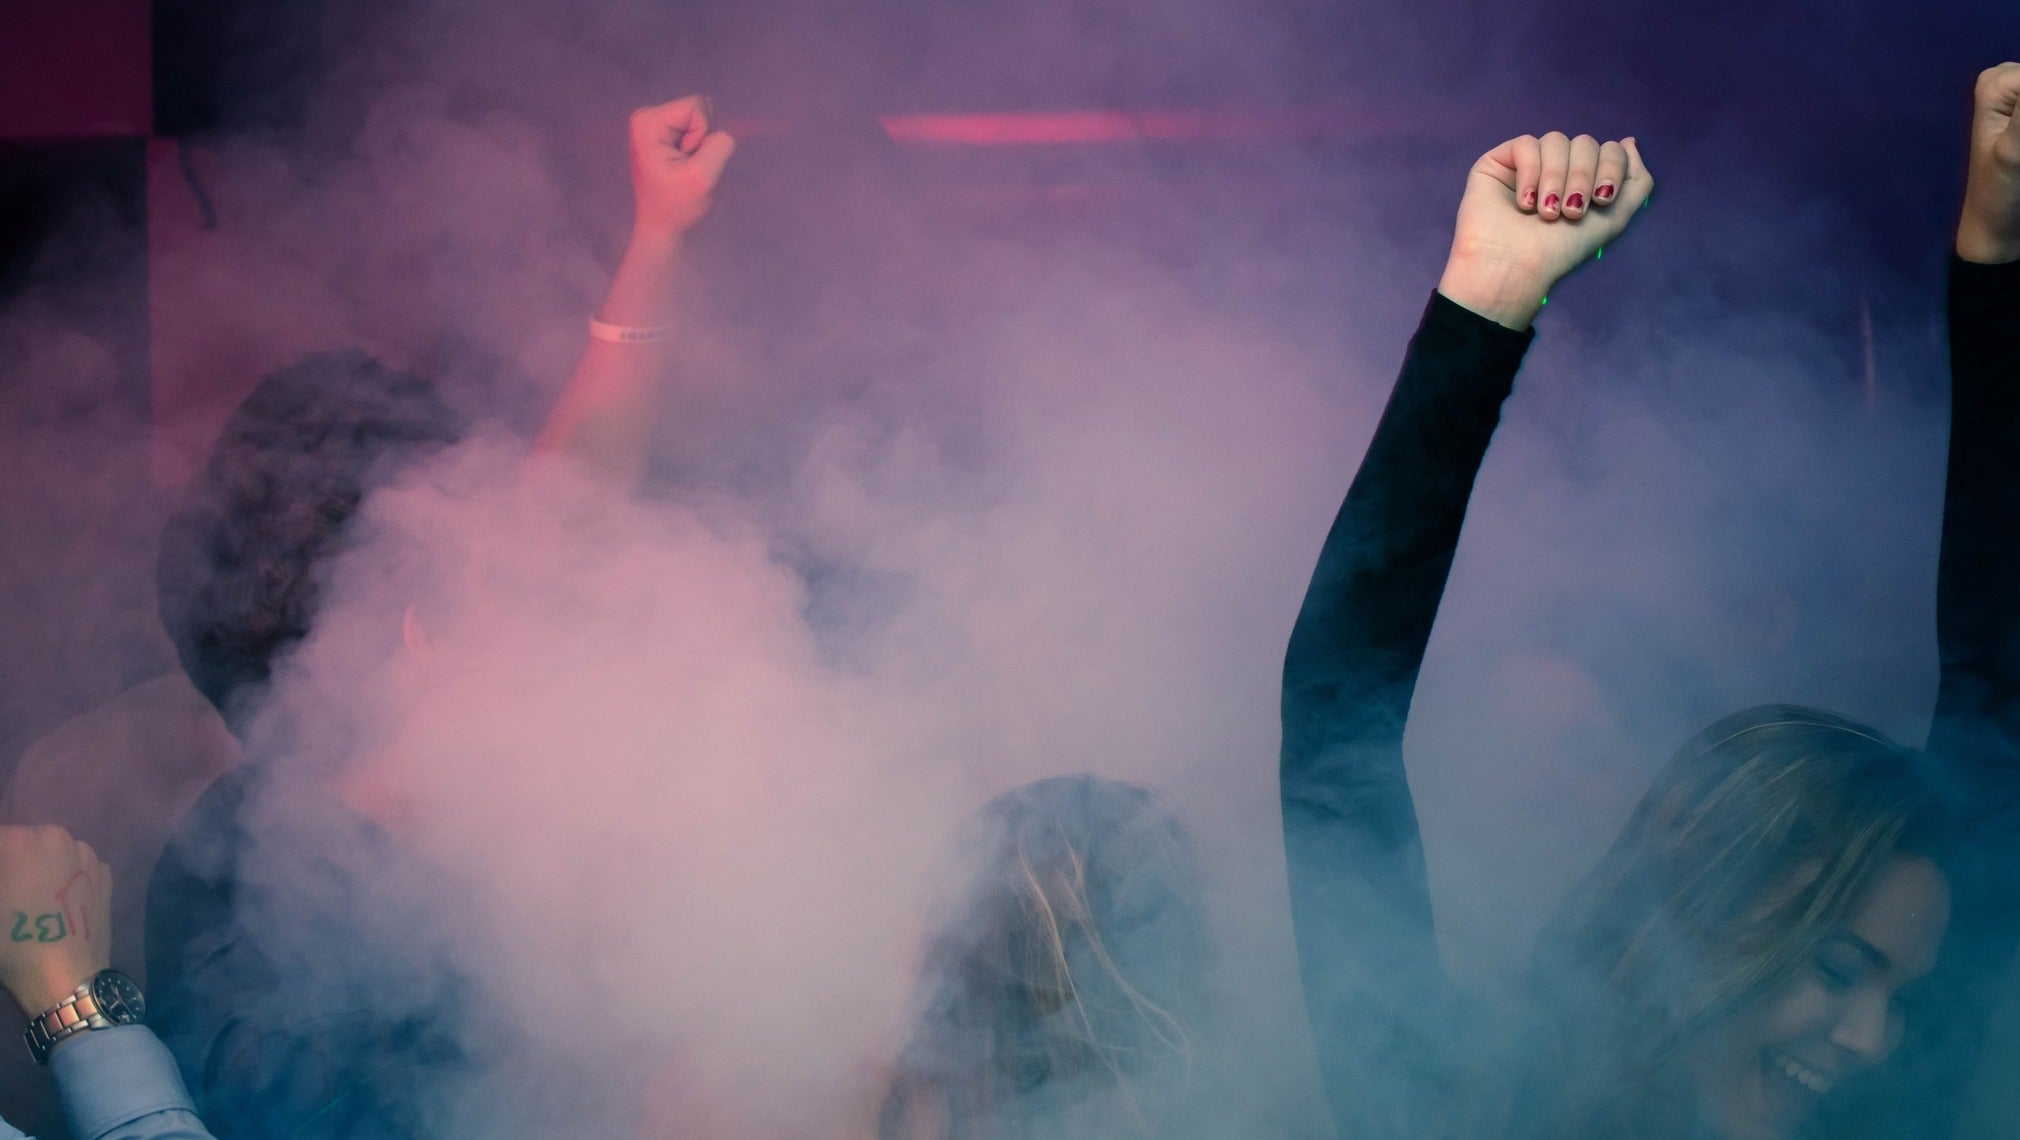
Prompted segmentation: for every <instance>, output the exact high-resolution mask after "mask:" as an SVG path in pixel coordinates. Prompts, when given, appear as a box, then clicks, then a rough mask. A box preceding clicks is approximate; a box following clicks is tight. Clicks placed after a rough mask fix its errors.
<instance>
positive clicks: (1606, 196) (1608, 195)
mask: <svg viewBox="0 0 2020 1140" xmlns="http://www.w3.org/2000/svg"><path fill="white" fill-rule="evenodd" d="M1592 196H1593V197H1594V198H1597V199H1599V200H1600V201H1602V202H1611V201H1613V183H1611V182H1602V183H1600V184H1599V186H1598V188H1596V189H1595V190H1593V191H1592Z"/></svg>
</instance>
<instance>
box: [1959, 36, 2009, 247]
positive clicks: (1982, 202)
mask: <svg viewBox="0 0 2020 1140" xmlns="http://www.w3.org/2000/svg"><path fill="white" fill-rule="evenodd" d="M1975 102H1976V104H1977V110H1976V112H1975V113H1974V114H1973V116H1972V119H1971V177H1970V181H1969V182H1968V183H1966V185H1965V188H1964V216H1963V217H1962V218H1961V219H1960V220H1959V221H1958V223H1957V255H1958V256H1960V257H1962V258H1963V259H1964V260H1966V261H1983V262H2002V261H2015V260H2020V126H2015V125H2014V120H2015V115H2014V111H2015V108H2016V105H2020V63H2002V64H2000V65H1999V66H1997V67H1994V68H1991V69H1990V70H1988V71H1986V72H1984V73H1983V74H1981V75H1979V76H1978V88H1977V93H1976V100H1975Z"/></svg>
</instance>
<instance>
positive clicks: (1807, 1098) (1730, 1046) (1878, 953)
mask: <svg viewBox="0 0 2020 1140" xmlns="http://www.w3.org/2000/svg"><path fill="white" fill-rule="evenodd" d="M1949 925H1950V889H1949V885H1948V884H1947V883H1946V882H1945V881H1944V879H1943V874H1942V872H1941V871H1939V870H1937V868H1936V865H1935V864H1934V863H1932V862H1930V861H1929V860H1927V859H1924V858H1921V857H1919V856H1899V857H1896V858H1895V859H1893V860H1892V861H1891V862H1889V863H1888V864H1887V865H1886V866H1884V867H1883V868H1881V870H1880V872H1879V874H1878V875H1876V876H1874V878H1873V881H1872V883H1871V884H1870V885H1868V886H1867V887H1866V889H1865V891H1864V892H1862V893H1861V894H1860V895H1859V897H1858V898H1857V899H1856V900H1854V902H1853V904H1852V907H1851V911H1850V913H1849V914H1848V916H1847V917H1846V920H1845V922H1844V924H1843V925H1842V926H1840V927H1838V929H1836V930H1835V931H1833V932H1832V933H1831V935H1830V937H1828V938H1827V939H1825V941H1824V943H1823V945H1822V946H1821V947H1819V948H1818V950H1817V953H1816V955H1815V957H1814V958H1813V959H1812V960H1811V961H1809V962H1805V963H1803V964H1802V966H1801V967H1800V968H1799V969H1798V970H1797V972H1796V974H1795V975H1794V976H1793V977H1791V978H1790V979H1789V980H1788V981H1786V982H1784V983H1783V984H1782V985H1781V986H1780V987H1778V988H1777V989H1775V990H1774V991H1772V992H1770V993H1768V994H1766V995H1765V996H1763V997H1761V998H1760V999H1759V1000H1757V1001H1755V1002H1752V1003H1751V1004H1749V1005H1747V1006H1746V1007H1744V1008H1742V1009H1741V1010H1739V1011H1738V1012H1737V1013H1735V1014H1734V1015H1733V1016H1732V1017H1730V1018H1728V1019H1726V1020H1725V1021H1724V1022H1722V1023H1721V1024H1720V1025H1719V1026H1718V1027H1717V1028H1716V1029H1713V1030H1711V1031H1708V1032H1707V1033H1705V1034H1704V1035H1703V1036H1702V1037H1701V1038H1699V1040H1698V1041H1697V1043H1696V1044H1695V1045H1694V1046H1693V1047H1692V1048H1691V1049H1690V1050H1689V1052H1688V1054H1687V1060H1686V1064H1687V1066H1688V1069H1689V1076H1690V1081H1691V1085H1692V1087H1693V1089H1694V1090H1695V1093H1696V1102H1697V1109H1698V1114H1699V1119H1700V1120H1701V1121H1702V1122H1703V1123H1704V1124H1705V1125H1706V1126H1707V1127H1708V1128H1710V1129H1711V1131H1712V1132H1713V1134H1715V1135H1716V1136H1718V1137H1719V1138H1720V1140H1784V1138H1786V1137H1787V1136H1789V1135H1790V1134H1792V1133H1793V1132H1794V1131H1795V1129H1796V1127H1797V1126H1798V1125H1800V1124H1801V1123H1802V1122H1803V1120H1804V1119H1805V1118H1806V1117H1808V1116H1809V1114H1810V1113H1811V1111H1812V1110H1814V1109H1815V1107H1816V1105H1817V1102H1818V1101H1819V1100H1821V1099H1822V1098H1823V1096H1824V1095H1825V1094H1827V1093H1829V1092H1830V1090H1831V1089H1832V1088H1833V1087H1834V1086H1835V1085H1837V1084H1838V1083H1839V1082H1840V1081H1843V1080H1844V1079H1845V1078H1847V1077H1850V1076H1852V1075H1853V1074H1855V1073H1857V1072H1859V1071H1861V1070H1863V1069H1868V1068H1871V1067H1872V1066H1874V1065H1877V1064H1879V1063H1880V1062H1881V1061H1884V1060H1885V1059H1886V1058H1887V1055H1888V1054H1889V1053H1891V1052H1893V1049H1894V1046H1895V1045H1896V1044H1897V1043H1898V1042H1899V1041H1900V1039H1901V1028H1902V1016H1901V1011H1900V1003H1899V1000H1898V998H1899V994H1900V991H1901V990H1902V989H1903V988H1904V987H1906V986H1908V985H1911V984H1913V983H1914V982H1915V981H1917V980H1918V979H1920V978H1921V977H1922V976H1923V975H1925V974H1927V973H1928V972H1929V970H1930V969H1931V968H1933V967H1934V966H1935V964H1936V954H1937V951H1938V950H1939V949H1941V947H1942V944H1943V933H1944V931H1945V930H1946V929H1948V927H1949Z"/></svg>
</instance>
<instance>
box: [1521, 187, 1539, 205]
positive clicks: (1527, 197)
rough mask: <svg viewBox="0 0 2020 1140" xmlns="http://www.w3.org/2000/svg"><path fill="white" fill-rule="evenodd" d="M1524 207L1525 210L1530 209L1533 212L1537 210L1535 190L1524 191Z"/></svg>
mask: <svg viewBox="0 0 2020 1140" xmlns="http://www.w3.org/2000/svg"><path fill="white" fill-rule="evenodd" d="M1522 205H1523V208H1525V209H1530V210H1533V209H1535V208H1536V191H1534V190H1524V191H1523V192H1522Z"/></svg>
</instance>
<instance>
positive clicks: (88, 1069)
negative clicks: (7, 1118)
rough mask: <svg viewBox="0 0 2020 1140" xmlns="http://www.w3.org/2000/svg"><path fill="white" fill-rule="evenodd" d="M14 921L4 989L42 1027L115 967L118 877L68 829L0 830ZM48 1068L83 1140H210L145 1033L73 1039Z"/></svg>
mask: <svg viewBox="0 0 2020 1140" xmlns="http://www.w3.org/2000/svg"><path fill="white" fill-rule="evenodd" d="M9 917H11V919H12V925H11V926H10V927H9V930H10V933H9V935H8V937H7V938H6V939H5V941H0V987H5V988H6V990H7V992H8V994H9V995H11V996H12V997H13V998H14V1001H15V1003H16V1004H17V1005H19V1006H20V1007H21V1012H22V1014H23V1015H24V1016H25V1017H30V1018H34V1017H39V1016H41V1015H42V1014H44V1013H46V1012H48V1011H50V1010H53V1009H56V1008H57V1007H58V1005H59V1003H62V1002H63V1001H64V1000H65V999H67V998H70V997H71V995H72V994H74V993H75V992H77V990H78V989H79V987H81V986H83V985H85V984H87V983H89V982H90V981H91V980H92V979H93V978H94V977H96V976H97V975H98V973H99V971H101V970H104V969H105V968H106V966H107V965H108V964H109V963H110V962H111V960H112V870H111V869H110V868H109V867H107V866H106V865H105V864H104V863H102V862H100V861H99V858H98V856H97V854H95V853H94V852H93V851H92V850H91V848H90V846H88V845H87V844H84V843H80V842H78V841H77V840H76V839H75V838H73V837H72V836H71V835H70V833H69V832H67V831H65V830H63V829H62V828H60V827H0V919H6V918H9ZM73 1008H74V1007H73ZM48 1059H49V1072H50V1075H51V1076H52V1077H53V1078H54V1079H55V1082H56V1091H57V1094H58V1096H59V1097H60V1098H61V1100H62V1102H63V1115H64V1119H65V1120H66V1121H67V1122H68V1123H69V1125H70V1134H71V1135H72V1136H73V1137H76V1138H77V1140H209V1137H210V1133H209V1132H208V1131H206V1130H205V1129H204V1126H203V1124H202V1122H201V1121H199V1120H198V1119H197V1118H196V1109H195V1106H194V1105H192V1104H191V1103H190V1099H189V1092H188V1090H186V1089H184V1088H183V1084H182V1077H181V1075H180V1074H179V1073H177V1071H176V1067H175V1059H174V1058H173V1057H171V1056H169V1053H168V1050H167V1049H165V1048H163V1047H162V1044H161V1042H160V1041H158V1040H156V1039H155V1037H154V1035H153V1034H152V1033H150V1032H148V1030H147V1029H146V1028H145V1027H144V1026H140V1025H121V1026H115V1027H113V1028H108V1029H91V1030H85V1031H83V1032H78V1033H73V1034H71V1035H70V1036H67V1037H64V1038H63V1039H61V1040H59V1041H57V1042H55V1043H54V1045H52V1046H51V1048H50V1050H49V1058H48Z"/></svg>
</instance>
